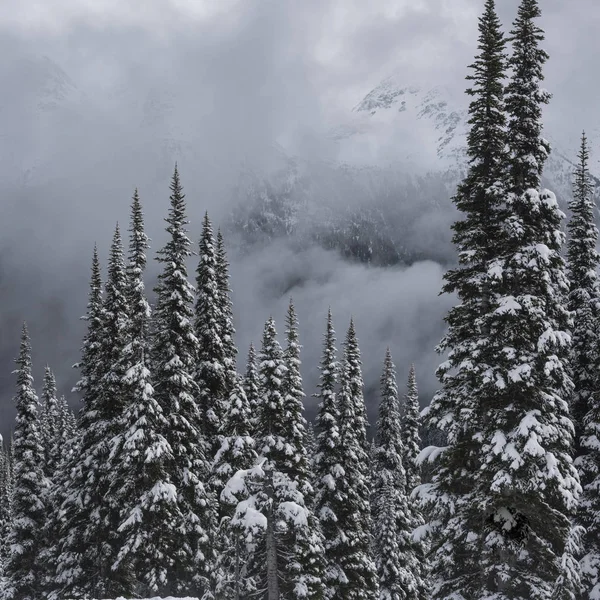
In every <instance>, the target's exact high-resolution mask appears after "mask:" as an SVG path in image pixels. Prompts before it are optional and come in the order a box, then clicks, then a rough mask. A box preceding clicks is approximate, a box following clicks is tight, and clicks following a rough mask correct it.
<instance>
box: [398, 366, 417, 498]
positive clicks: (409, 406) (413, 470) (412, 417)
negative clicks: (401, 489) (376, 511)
mask: <svg viewBox="0 0 600 600" xmlns="http://www.w3.org/2000/svg"><path fill="white" fill-rule="evenodd" d="M420 412H421V411H420V409H419V391H418V389H417V376H416V373H415V365H411V366H410V371H409V373H408V384H407V393H406V395H405V396H404V410H403V412H402V444H403V447H404V459H403V464H404V469H405V471H406V491H407V494H408V495H410V494H411V493H412V492H413V490H414V489H416V487H417V486H419V485H421V467H420V465H419V464H418V461H417V457H418V456H419V453H420V452H421V435H420V433H419V429H420V426H421V416H420Z"/></svg>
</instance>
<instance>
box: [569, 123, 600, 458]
mask: <svg viewBox="0 0 600 600" xmlns="http://www.w3.org/2000/svg"><path fill="white" fill-rule="evenodd" d="M578 158H579V162H578V164H577V167H576V169H575V178H574V182H573V183H574V184H573V199H572V200H571V202H570V203H569V210H570V211H571V215H572V216H571V219H570V220H569V222H568V224H567V229H568V234H569V237H568V242H567V266H568V278H569V298H568V308H569V310H570V311H571V314H572V315H573V331H572V336H571V337H572V349H571V366H572V372H573V385H574V386H575V389H574V392H573V397H572V399H571V406H572V413H573V418H574V420H575V424H576V429H577V434H578V439H577V445H578V446H579V443H580V437H581V433H582V428H583V420H584V416H585V414H586V413H587V412H588V407H589V403H590V401H593V400H592V399H593V394H594V392H595V391H596V390H597V389H598V384H600V378H599V376H598V369H599V368H600V350H599V349H598V335H599V334H600V331H599V330H598V317H599V314H598V306H600V280H599V278H598V272H597V271H598V264H600V255H599V254H598V252H597V251H596V244H597V241H598V229H597V227H596V224H595V219H594V217H595V203H594V198H593V184H592V180H591V177H590V171H589V158H590V156H589V148H588V142H587V138H586V136H585V133H583V134H582V136H581V146H580V149H579V154H578ZM582 452H584V453H585V450H584V449H582V448H581V447H578V452H577V454H581V453H582Z"/></svg>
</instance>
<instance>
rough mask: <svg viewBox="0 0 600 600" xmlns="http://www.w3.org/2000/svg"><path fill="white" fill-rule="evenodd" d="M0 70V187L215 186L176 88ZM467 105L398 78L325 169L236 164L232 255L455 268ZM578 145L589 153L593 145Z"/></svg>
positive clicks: (373, 95) (555, 166)
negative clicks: (177, 170)
mask: <svg viewBox="0 0 600 600" xmlns="http://www.w3.org/2000/svg"><path fill="white" fill-rule="evenodd" d="M0 70H1V71H2V72H1V74H2V76H3V78H4V81H5V82H6V85H5V90H7V93H6V94H5V97H4V100H3V101H1V103H0V183H2V184H4V185H5V186H7V185H8V186H10V187H11V188H14V187H17V188H27V187H35V188H38V189H40V188H42V187H43V186H45V185H48V184H51V183H52V182H56V180H57V179H59V178H61V177H63V178H67V177H69V168H68V166H69V164H70V161H71V160H76V162H77V165H78V169H79V170H80V171H81V176H82V177H83V178H85V177H86V174H91V173H98V172H105V173H117V172H118V171H119V170H120V171H121V172H122V171H123V166H122V165H123V163H124V161H130V162H132V161H134V162H135V163H136V164H138V165H142V164H143V165H144V168H143V169H142V171H140V169H138V170H137V171H134V172H135V175H136V177H140V176H141V175H140V174H139V173H141V172H143V173H144V174H145V175H144V176H147V177H149V178H150V181H149V183H152V178H156V179H164V178H165V177H167V176H168V173H170V171H171V169H172V165H173V164H174V162H176V161H177V162H178V163H179V164H180V166H181V169H182V172H186V174H187V173H192V176H194V174H196V173H197V172H198V171H199V170H202V169H204V171H203V173H204V174H206V173H209V174H210V175H211V177H212V178H213V179H215V178H218V173H219V171H218V169H219V164H218V160H217V159H216V158H215V154H214V152H212V151H211V148H210V147H208V148H207V147H206V144H204V143H203V136H202V129H201V127H199V126H197V125H196V124H194V123H190V121H189V118H188V117H189V115H190V114H193V113H194V111H193V110H191V103H190V99H189V98H186V97H185V94H179V95H178V93H177V92H176V91H174V90H175V89H176V88H175V86H172V87H170V88H169V89H161V88H155V89H151V90H146V91H144V92H143V93H142V92H140V90H138V89H137V88H136V87H135V86H128V85H124V86H121V87H119V88H118V89H117V91H116V92H112V95H111V96H110V97H108V96H107V97H106V98H96V97H90V95H88V94H86V93H85V92H84V91H82V90H80V89H79V88H78V86H77V85H76V83H74V82H73V81H72V80H71V78H70V77H69V76H68V75H67V74H66V73H65V72H64V71H63V70H62V69H61V68H60V67H59V66H58V65H57V64H55V63H54V62H52V61H51V60H50V59H48V58H41V59H40V58H36V59H32V58H27V59H22V60H21V61H20V62H18V64H15V63H10V64H5V65H3V66H2V65H0ZM467 102H468V99H467V97H466V96H465V95H464V94H462V95H456V94H454V93H453V92H452V91H451V90H449V89H447V88H445V87H442V86H437V87H431V88H417V87H412V86H410V85H405V82H403V81H402V78H401V76H398V75H394V76H391V77H389V78H387V79H385V80H383V81H382V82H381V83H380V84H379V85H378V86H376V87H375V88H374V89H373V90H372V91H370V92H369V93H368V94H367V95H366V96H365V97H364V98H363V99H362V100H361V101H360V102H359V103H358V104H357V105H356V106H355V107H354V108H353V109H352V110H349V111H348V114H347V115H346V116H345V117H343V118H342V119H340V121H339V122H337V123H336V124H335V125H334V126H333V127H331V128H330V130H329V131H328V132H327V133H326V135H325V137H324V139H323V143H327V144H329V145H330V146H332V147H333V148H334V153H333V154H334V156H335V158H334V159H331V160H328V161H325V160H317V159H309V158H306V157H299V156H292V155H290V154H289V153H288V152H286V150H285V149H283V148H281V147H280V146H277V145H276V144H272V145H269V146H268V147H264V148H259V149H255V152H254V153H255V154H256V155H262V156H264V157H267V158H268V160H267V159H266V160H265V161H263V162H264V163H265V164H267V163H268V165H269V166H268V168H266V167H265V168H263V167H261V166H260V165H258V166H257V163H256V161H254V162H252V163H251V164H250V163H246V162H245V161H240V162H239V164H237V166H235V168H234V172H235V176H234V177H230V176H229V175H228V176H227V180H228V181H227V182H226V184H223V186H222V188H221V191H220V192H219V193H220V194H222V195H223V196H224V197H223V201H224V202H225V203H227V204H228V205H229V206H230V207H231V209H230V210H229V217H228V223H227V226H228V228H229V229H230V231H231V232H234V233H236V234H237V237H238V239H239V240H240V243H241V244H242V245H243V246H251V245H256V244H259V245H260V244H266V243H269V242H270V241H272V240H273V239H275V238H281V237H286V238H288V239H291V240H293V242H294V243H297V244H299V245H306V244H312V243H315V242H316V243H319V244H321V245H322V246H324V247H325V248H329V249H335V250H338V251H340V252H341V253H342V254H343V255H344V256H346V257H348V258H351V259H355V260H359V261H364V262H369V263H373V264H380V265H391V264H397V263H411V262H414V261H415V260H420V259H432V260H436V261H438V262H444V263H445V262H448V261H451V260H453V250H452V245H451V243H450V230H449V224H450V223H451V222H452V221H453V220H454V218H455V217H456V214H455V211H454V207H453V205H452V203H451V201H450V197H451V195H452V193H453V190H454V189H455V186H456V183H457V182H458V181H459V180H460V178H461V177H462V175H463V173H464V170H465V167H466V163H467V157H466V153H465V146H466V135H467V127H468V126H467V110H466V109H467ZM193 108H195V107H193ZM207 110H209V109H207ZM115 115H116V116H115ZM119 115H121V116H120V117H119ZM548 137H549V138H550V140H551V142H552V145H553V148H554V150H553V153H552V155H551V158H550V159H549V161H548V163H547V167H546V171H545V180H546V181H545V183H546V185H547V186H548V187H549V188H550V189H553V190H554V191H555V192H556V193H557V195H558V196H559V199H560V200H561V201H562V202H563V203H566V201H567V200H568V198H569V196H570V186H571V174H572V171H573V162H574V160H575V157H576V153H577V137H576V136H573V137H572V138H570V139H569V140H562V139H560V140H559V139H555V138H553V137H552V136H551V135H549V136H548ZM589 137H590V139H591V142H592V144H593V145H594V144H595V141H598V145H599V147H600V131H598V130H596V131H592V132H590V133H589ZM88 148H91V151H90V152H89V158H88V159H87V160H86V156H87V152H86V149H88ZM99 156H101V157H102V158H101V159H99ZM211 161H212V162H211ZM129 179H130V177H128V179H127V180H128V181H129ZM200 183H201V182H200ZM598 183H600V180H598Z"/></svg>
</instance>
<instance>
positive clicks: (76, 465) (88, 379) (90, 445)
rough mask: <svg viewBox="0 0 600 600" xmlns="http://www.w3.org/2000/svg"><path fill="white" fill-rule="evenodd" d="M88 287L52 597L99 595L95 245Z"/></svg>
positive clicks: (99, 324)
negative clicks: (74, 443)
mask: <svg viewBox="0 0 600 600" xmlns="http://www.w3.org/2000/svg"><path fill="white" fill-rule="evenodd" d="M91 271H92V273H91V281H90V292H89V299H88V306H87V313H86V316H85V317H84V319H85V320H86V321H87V325H88V329H87V333H86V335H85V337H84V340H83V346H82V353H81V361H80V362H79V363H78V364H77V365H76V366H77V367H78V368H79V370H80V379H79V381H78V383H77V385H76V387H75V391H78V392H80V393H81V395H82V403H83V406H82V408H81V410H80V418H79V425H80V443H79V447H78V452H77V453H76V454H74V455H73V456H72V461H71V462H70V463H69V464H68V465H65V469H66V472H67V473H68V476H67V477H66V486H65V487H66V490H65V492H64V494H65V498H64V501H63V503H62V507H61V515H62V517H61V518H60V521H59V524H58V525H59V527H60V532H61V534H60V537H59V539H60V542H59V548H58V555H59V556H58V559H57V576H56V580H55V582H54V589H53V590H52V593H53V596H52V597H53V598H65V597H81V596H84V595H85V594H88V595H96V594H95V592H96V586H97V585H98V573H97V568H96V566H97V565H98V564H99V557H98V549H97V545H96V544H95V543H93V542H92V543H90V541H89V540H88V539H86V536H85V534H86V530H87V527H88V525H89V523H90V520H91V519H90V513H91V512H92V511H94V510H95V509H96V508H97V506H98V504H99V502H100V500H99V499H98V498H97V497H96V496H95V494H94V493H92V492H91V491H90V489H91V486H95V484H96V482H97V481H98V479H99V476H98V474H97V472H98V469H99V468H100V464H99V462H98V460H97V459H96V452H97V449H98V447H99V445H100V444H103V443H106V439H105V438H104V435H103V430H102V427H101V426H100V424H101V419H100V414H101V387H102V379H103V375H104V372H103V369H102V366H103V364H104V363H103V362H102V361H101V360H100V358H101V357H100V348H101V341H102V332H103V321H104V308H103V302H102V280H101V275H100V263H99V260H98V251H97V248H96V247H94V255H93V259H92V269H91Z"/></svg>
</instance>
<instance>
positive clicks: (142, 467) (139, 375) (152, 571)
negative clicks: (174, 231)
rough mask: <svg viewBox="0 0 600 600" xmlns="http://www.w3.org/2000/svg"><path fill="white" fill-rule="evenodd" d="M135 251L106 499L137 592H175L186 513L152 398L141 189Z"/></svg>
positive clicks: (133, 227)
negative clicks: (172, 577) (122, 398)
mask: <svg viewBox="0 0 600 600" xmlns="http://www.w3.org/2000/svg"><path fill="white" fill-rule="evenodd" d="M129 232H130V238H129V257H128V264H127V267H126V275H127V277H126V290H125V295H126V298H127V303H128V306H129V310H130V314H129V316H130V318H129V321H128V328H129V330H128V333H127V337H128V339H129V346H128V347H127V349H126V354H127V367H128V368H127V370H126V372H125V373H123V377H122V384H123V385H124V388H125V394H126V403H125V405H124V409H123V411H122V414H121V416H120V418H119V420H118V423H117V430H116V431H115V435H114V436H113V438H112V440H111V458H110V462H111V471H112V479H111V481H110V486H109V489H108V492H107V498H108V499H109V501H110V502H111V504H112V505H113V506H114V508H115V510H116V511H117V514H118V518H119V522H118V528H117V531H118V533H119V547H118V553H117V556H116V557H115V560H114V564H113V570H115V569H124V570H127V571H128V572H129V573H130V574H131V579H132V587H133V591H134V592H135V593H136V594H139V595H154V594H155V593H163V592H165V593H166V592H169V591H170V590H169V588H168V582H169V574H172V573H173V571H174V570H175V565H174V557H175V555H176V553H177V551H178V550H179V540H178V539H177V535H174V533H173V529H174V528H175V527H176V526H177V525H178V524H180V523H181V521H182V518H181V514H180V512H179V509H178V506H177V500H176V489H175V487H174V485H173V484H172V483H171V481H170V478H169V469H170V468H172V467H173V453H172V450H171V447H170V446H169V444H168V442H167V441H166V439H165V437H164V432H165V431H166V430H167V429H168V426H169V425H168V422H167V419H166V417H165V415H164V414H163V411H162V408H161V406H160V405H159V404H158V402H157V400H156V399H155V397H154V389H153V387H152V383H151V375H150V370H149V365H148V359H149V356H148V354H149V352H148V351H149V340H148V323H149V319H150V307H149V305H148V301H147V299H146V295H145V288H144V278H143V275H144V270H145V267H146V260H147V259H146V250H147V249H148V247H149V243H148V237H147V236H146V234H145V231H144V220H143V212H142V206H141V201H140V198H139V194H138V192H137V190H136V191H135V193H134V196H133V200H132V205H131V223H130V228H129Z"/></svg>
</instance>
